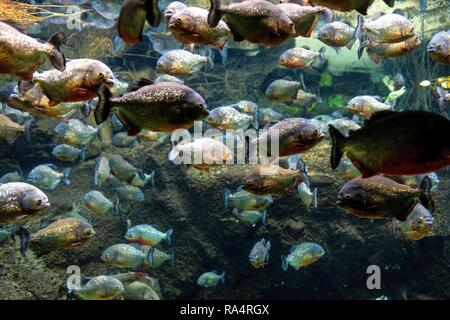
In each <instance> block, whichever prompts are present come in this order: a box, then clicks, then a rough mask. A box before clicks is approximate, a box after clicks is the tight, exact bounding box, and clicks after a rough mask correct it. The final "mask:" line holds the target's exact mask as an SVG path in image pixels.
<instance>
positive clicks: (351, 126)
mask: <svg viewBox="0 0 450 320" xmlns="http://www.w3.org/2000/svg"><path fill="white" fill-rule="evenodd" d="M359 110H361V109H359ZM328 125H332V126H333V127H335V128H336V129H338V130H339V131H340V132H341V133H342V134H343V135H344V136H346V137H348V136H349V134H350V132H351V131H356V130H359V129H361V126H360V125H359V124H358V123H357V122H356V121H353V120H348V119H335V120H331V121H330V122H328Z"/></svg>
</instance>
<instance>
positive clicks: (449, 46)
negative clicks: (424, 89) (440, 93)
mask: <svg viewBox="0 0 450 320" xmlns="http://www.w3.org/2000/svg"><path fill="white" fill-rule="evenodd" d="M427 51H428V54H429V55H430V57H431V59H433V60H434V61H436V62H438V63H441V64H450V30H447V31H441V32H438V33H436V34H435V35H434V36H433V38H432V39H431V41H430V43H428V46H427ZM447 89H448V88H447Z"/></svg>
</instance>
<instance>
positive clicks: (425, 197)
mask: <svg viewBox="0 0 450 320" xmlns="http://www.w3.org/2000/svg"><path fill="white" fill-rule="evenodd" d="M432 187H433V184H432V182H431V179H430V178H429V177H427V176H425V178H423V180H422V181H421V182H420V185H419V191H420V202H422V204H423V206H424V207H425V208H427V209H428V210H430V212H433V211H434V208H435V205H434V201H433V199H432V197H431V188H432Z"/></svg>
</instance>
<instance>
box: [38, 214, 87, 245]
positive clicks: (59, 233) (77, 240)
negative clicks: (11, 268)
mask: <svg viewBox="0 0 450 320" xmlns="http://www.w3.org/2000/svg"><path fill="white" fill-rule="evenodd" d="M94 235H95V230H94V227H92V225H91V224H89V223H88V222H86V221H85V220H82V219H77V218H65V219H60V220H57V221H55V222H53V223H52V224H50V225H49V226H48V227H46V228H44V229H41V230H39V231H38V232H36V233H33V234H31V235H30V244H31V246H32V247H33V248H37V249H38V251H39V252H41V253H48V252H52V251H55V250H62V249H69V248H73V247H75V246H78V245H81V244H82V243H84V242H85V241H87V240H88V239H90V238H92V237H93V236H94Z"/></svg>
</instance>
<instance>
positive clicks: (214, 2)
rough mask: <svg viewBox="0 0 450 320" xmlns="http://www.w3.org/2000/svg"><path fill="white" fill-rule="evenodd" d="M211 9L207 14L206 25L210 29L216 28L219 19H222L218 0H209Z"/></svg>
mask: <svg viewBox="0 0 450 320" xmlns="http://www.w3.org/2000/svg"><path fill="white" fill-rule="evenodd" d="M210 1H211V7H210V9H209V13H208V24H209V26H210V27H216V26H217V25H218V24H219V22H220V19H222V12H220V0H210Z"/></svg>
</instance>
